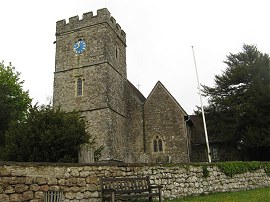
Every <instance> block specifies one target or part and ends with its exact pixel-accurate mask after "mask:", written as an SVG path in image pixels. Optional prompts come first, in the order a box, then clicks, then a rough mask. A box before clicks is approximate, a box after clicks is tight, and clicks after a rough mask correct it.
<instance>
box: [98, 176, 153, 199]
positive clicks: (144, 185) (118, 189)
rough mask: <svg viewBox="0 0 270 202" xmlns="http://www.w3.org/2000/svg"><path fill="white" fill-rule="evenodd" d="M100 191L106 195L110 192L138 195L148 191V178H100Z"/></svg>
mask: <svg viewBox="0 0 270 202" xmlns="http://www.w3.org/2000/svg"><path fill="white" fill-rule="evenodd" d="M100 181H101V191H102V194H103V195H104V194H105V195H106V194H108V193H110V192H111V191H112V190H114V191H115V193H140V192H146V191H149V190H150V178H149V176H147V177H129V178H101V180H100Z"/></svg>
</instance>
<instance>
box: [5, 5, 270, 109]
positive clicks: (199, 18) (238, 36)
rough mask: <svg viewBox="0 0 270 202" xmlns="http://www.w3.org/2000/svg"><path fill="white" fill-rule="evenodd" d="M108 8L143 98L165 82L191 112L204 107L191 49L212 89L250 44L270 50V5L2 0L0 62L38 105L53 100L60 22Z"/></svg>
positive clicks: (202, 78) (130, 75)
mask: <svg viewBox="0 0 270 202" xmlns="http://www.w3.org/2000/svg"><path fill="white" fill-rule="evenodd" d="M104 7H106V8H108V9H109V11H110V13H111V15H112V16H113V17H114V18H115V19H116V21H117V22H118V23H119V24H120V26H121V28H122V29H123V30H124V31H125V32H126V34H127V73H128V79H129V80H130V81H131V82H132V83H133V84H134V85H135V86H137V85H138V84H139V85H140V87H139V89H140V91H141V92H142V93H143V94H144V96H145V97H147V96H148V94H149V93H150V92H151V90H152V88H153V87H154V85H155V84H156V82H157V81H161V82H162V83H163V84H164V85H165V87H166V88H167V90H169V92H170V93H171V94H172V95H173V96H174V97H175V98H176V100H177V101H178V102H179V104H180V105H181V106H182V107H183V108H184V109H185V111H186V112H187V113H189V114H192V113H193V110H194V109H195V108H196V105H198V106H199V105H200V98H199V95H198V89H197V80H196V73H195V67H194V62H193V55H192V49H191V46H194V51H195V56H196V62H197V67H198V72H199V78H200V83H201V84H206V85H213V81H214V75H216V74H221V73H222V71H223V70H225V68H226V66H225V65H224V63H223V61H224V60H225V59H226V55H228V54H229V53H230V52H231V53H237V52H239V51H241V48H242V45H243V44H244V43H246V44H254V45H257V47H258V49H259V50H260V51H262V52H264V53H269V52H270V21H269V20H270V10H269V8H270V1H269V0H253V1H251V0H219V1H217V0H203V1H202V0H44V1H41V0H40V1H37V0H23V1H21V0H8V1H1V2H0V22H1V23H0V25H1V29H0V45H1V46H0V60H4V61H5V64H6V65H7V64H8V63H9V62H12V64H13V66H15V67H16V70H17V71H19V72H21V79H23V80H25V84H24V89H25V90H29V93H30V97H31V98H33V99H34V102H37V101H38V102H39V103H40V104H46V103H48V99H49V98H51V97H52V94H53V74H54V59H55V44H53V42H54V41H55V27H56V21H58V20H62V19H66V20H67V22H68V18H69V17H72V16H75V15H78V16H79V17H80V19H81V17H82V14H83V13H86V12H89V11H93V12H94V14H96V10H97V9H100V8H104ZM204 104H206V101H205V100H204Z"/></svg>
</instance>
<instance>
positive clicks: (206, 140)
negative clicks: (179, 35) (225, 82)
mask: <svg viewBox="0 0 270 202" xmlns="http://www.w3.org/2000/svg"><path fill="white" fill-rule="evenodd" d="M191 48H192V52H193V59H194V65H195V70H196V76H197V82H198V90H199V95H200V101H201V108H202V117H203V127H204V135H205V142H206V147H207V155H208V162H209V163H211V155H210V148H209V142H208V135H207V128H206V122H205V116H204V109H203V102H202V94H201V85H200V81H199V76H198V71H197V65H196V59H195V53H194V49H193V46H191Z"/></svg>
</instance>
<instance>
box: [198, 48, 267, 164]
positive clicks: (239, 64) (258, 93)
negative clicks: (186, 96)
mask: <svg viewBox="0 0 270 202" xmlns="http://www.w3.org/2000/svg"><path fill="white" fill-rule="evenodd" d="M224 63H225V64H226V65H227V68H226V70H225V71H224V72H223V73H222V74H221V75H216V76H215V80H214V81H215V86H214V87H208V86H203V93H204V95H205V96H207V97H208V104H209V105H208V106H207V107H206V109H205V112H206V117H207V121H208V126H209V127H208V128H209V132H210V133H211V134H216V135H218V137H219V139H221V140H223V141H225V142H228V143H231V144H234V145H235V146H237V147H238V148H241V150H240V151H241V152H242V154H243V157H244V159H247V160H270V116H269V112H270V72H269V71H270V58H269V55H268V54H264V53H261V52H260V51H258V50H257V47H256V46H254V45H243V50H242V52H239V53H237V54H232V53H230V54H229V55H228V56H227V59H226V60H225V61H224ZM217 126H218V127H217Z"/></svg>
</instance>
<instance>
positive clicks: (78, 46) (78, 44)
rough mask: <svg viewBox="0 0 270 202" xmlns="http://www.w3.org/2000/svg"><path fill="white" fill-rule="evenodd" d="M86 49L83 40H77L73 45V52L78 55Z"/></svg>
mask: <svg viewBox="0 0 270 202" xmlns="http://www.w3.org/2000/svg"><path fill="white" fill-rule="evenodd" d="M85 48H86V43H85V42H84V40H79V41H77V42H76V43H75V44H74V45H73V50H74V52H75V53H77V54H80V53H82V52H83V51H84V50H85Z"/></svg>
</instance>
